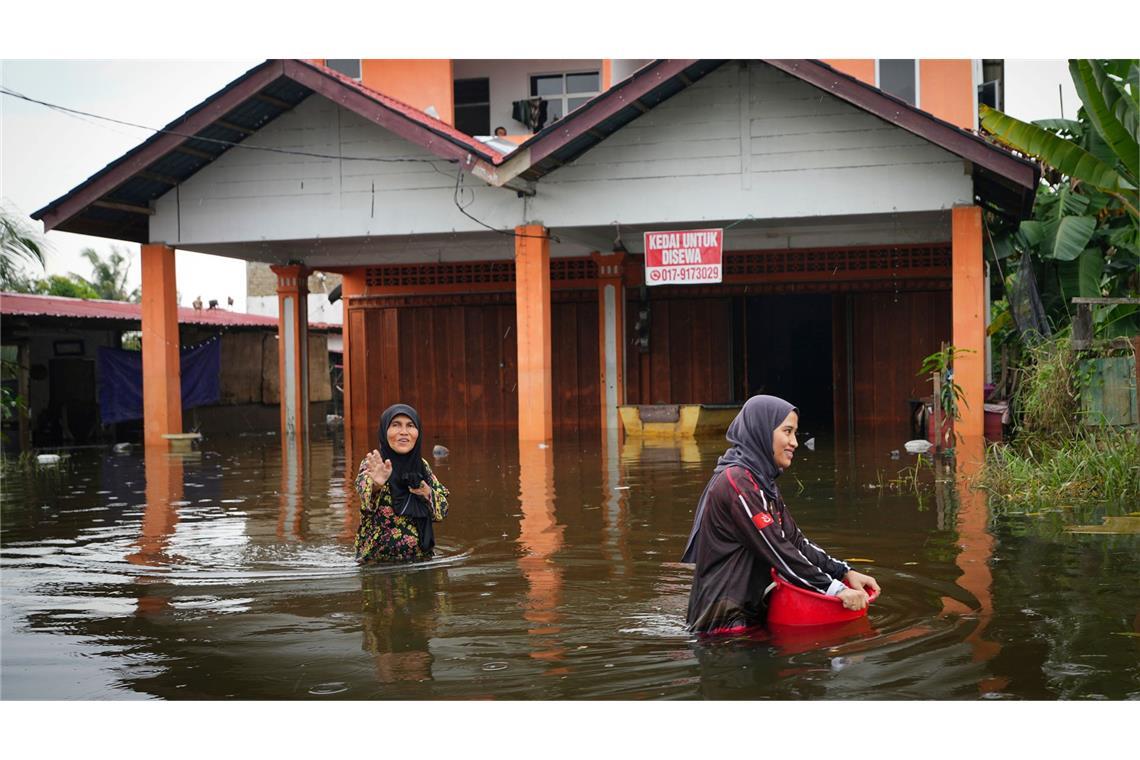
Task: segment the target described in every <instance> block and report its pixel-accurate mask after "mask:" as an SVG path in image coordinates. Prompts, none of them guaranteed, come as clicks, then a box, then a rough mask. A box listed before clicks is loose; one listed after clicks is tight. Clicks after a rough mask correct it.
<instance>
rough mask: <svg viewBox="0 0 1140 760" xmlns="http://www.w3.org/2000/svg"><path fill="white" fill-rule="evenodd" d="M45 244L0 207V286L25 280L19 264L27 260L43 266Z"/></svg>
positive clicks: (16, 218)
mask: <svg viewBox="0 0 1140 760" xmlns="http://www.w3.org/2000/svg"><path fill="white" fill-rule="evenodd" d="M44 247H45V244H44V243H43V241H42V240H41V239H40V238H39V236H38V235H37V234H36V233H35V231H34V230H32V229H30V228H29V227H27V226H26V225H25V224H24V223H23V222H22V221H21V220H20V219H19V218H18V217H16V216H15V215H13V214H10V213H9V212H8V211H7V210H6V209H4V208H3V207H0V288H3V289H5V290H6V289H8V285H9V284H10V283H13V282H20V281H23V280H26V279H27V277H26V276H24V275H23V274H21V272H20V264H21V263H22V262H28V263H31V264H38V265H39V266H40V268H41V269H42V268H43V266H44Z"/></svg>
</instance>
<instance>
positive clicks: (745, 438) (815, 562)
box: [681, 396, 879, 633]
mask: <svg viewBox="0 0 1140 760" xmlns="http://www.w3.org/2000/svg"><path fill="white" fill-rule="evenodd" d="M798 426H799V410H798V409H796V408H795V407H794V406H792V405H791V404H789V403H788V402H787V401H784V400H783V399H780V398H776V397H775V396H753V397H752V398H750V399H748V401H747V402H746V403H745V404H744V407H743V408H742V409H741V410H740V413H739V414H737V415H736V419H734V420H733V421H732V424H730V425H729V426H728V433H727V434H726V436H725V437H726V438H727V439H728V442H729V444H731V445H730V446H729V447H728V449H727V450H726V451H725V452H724V454H723V455H722V456H721V457H720V459H719V460H718V461H717V465H716V468H715V469H714V470H713V476H712V478H711V479H710V480H709V482H708V485H706V486H705V490H704V492H703V493H702V494H701V498H700V501H699V502H698V503H697V511H696V515H695V516H694V517H693V529H692V531H691V532H690V533H689V541H688V543H687V544H686V546H685V553H684V555H683V556H682V558H681V561H682V562H692V563H694V564H695V565H696V567H695V568H694V572H693V587H692V590H691V591H690V592H689V612H688V624H689V629H690V630H692V631H697V632H701V633H728V632H737V631H741V630H745V629H747V628H751V627H753V626H757V625H762V624H763V623H764V614H765V609H764V590H765V589H766V588H767V586H768V584H769V582H770V580H771V571H772V568H775V569H776V571H777V572H778V573H780V575H781V576H783V577H784V578H785V579H786V580H787V581H789V582H790V583H794V584H795V585H797V586H802V587H803V588H806V589H810V590H812V591H817V592H819V593H822V594H828V595H831V596H837V597H839V599H840V600H841V601H842V602H843V606H844V607H846V608H847V609H851V610H859V609H863V608H864V607H866V606H867V599H868V595H867V591H865V590H864V589H867V590H874V591H875V592H878V591H879V584H878V583H877V582H876V581H875V579H874V578H872V577H871V576H869V575H864V574H863V573H859V572H856V571H855V570H852V569H851V567H850V566H849V565H848V564H847V563H846V562H842V561H840V560H837V559H835V558H834V557H832V556H830V555H829V554H828V553H827V552H825V551H824V550H823V549H820V548H819V547H818V546H816V545H815V544H813V543H812V542H811V541H809V540H808V539H807V537H806V536H804V534H803V533H802V532H801V531H800V529H799V527H798V526H797V525H796V523H795V520H793V519H792V515H791V513H790V512H789V511H788V508H787V505H786V504H785V503H784V499H783V497H782V496H781V495H780V489H779V488H778V487H777V486H776V478H778V477H779V476H780V474H781V473H782V472H783V471H784V470H785V469H787V468H788V467H789V466H790V465H791V463H792V459H794V457H795V451H796V448H797V447H798V446H799V444H798V442H797V441H796V431H797V429H798Z"/></svg>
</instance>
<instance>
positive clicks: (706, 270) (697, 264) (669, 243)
mask: <svg viewBox="0 0 1140 760" xmlns="http://www.w3.org/2000/svg"><path fill="white" fill-rule="evenodd" d="M723 258H724V230H723V229H716V230H674V231H671V232H646V233H645V284H646V285H695V284H701V285H703V284H707V283H710V282H712V283H716V282H720V281H721V275H722V271H721V260H722V259H723Z"/></svg>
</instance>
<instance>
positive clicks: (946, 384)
mask: <svg viewBox="0 0 1140 760" xmlns="http://www.w3.org/2000/svg"><path fill="white" fill-rule="evenodd" d="M972 353H974V350H973V349H972V348H957V347H955V346H943V348H942V350H941V351H935V352H934V353H933V354H931V355H930V356H927V357H926V358H924V359H923V360H922V366H921V367H919V369H918V374H919V375H932V374H934V373H938V375H939V377H941V378H942V388H941V395H940V397H939V408H940V409H941V410H942V413H943V415H944V416H945V418H946V419H952V420H959V419H962V415H961V412H960V410H959V409H958V403H959V402H961V403H962V404H965V405H966V407H967V408H969V406H970V405H969V403H967V402H966V393H965V391H963V390H962V386H960V385H958V383H956V382H954V359H955V358H956V357H957V356H960V355H962V354H972Z"/></svg>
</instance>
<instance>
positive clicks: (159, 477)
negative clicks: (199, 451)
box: [127, 446, 185, 615]
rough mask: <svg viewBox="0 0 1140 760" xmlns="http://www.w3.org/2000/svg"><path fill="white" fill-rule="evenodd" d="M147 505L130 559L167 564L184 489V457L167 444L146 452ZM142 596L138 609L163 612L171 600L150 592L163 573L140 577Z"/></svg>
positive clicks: (136, 562)
mask: <svg viewBox="0 0 1140 760" xmlns="http://www.w3.org/2000/svg"><path fill="white" fill-rule="evenodd" d="M145 468H146V506H145V508H144V511H143V518H142V531H141V533H140V535H139V538H138V541H136V542H135V544H134V548H135V551H134V552H133V553H131V554H129V555H127V562H130V563H131V564H132V565H142V566H145V567H150V568H164V567H166V566H168V565H169V564H171V558H170V557H169V556H168V554H167V549H168V547H169V545H170V537H171V536H172V535H173V534H174V528H175V526H176V525H177V523H178V507H177V506H176V505H175V502H181V501H182V497H183V493H184V491H185V483H184V480H183V476H184V473H183V458H182V457H181V456H179V455H177V454H168V453H167V452H166V450H165V447H163V448H159V447H157V446H154V447H151V448H150V449H148V450H147V452H146V464H145ZM137 580H138V584H139V590H140V591H139V596H138V602H137V604H138V607H137V612H138V614H140V615H155V614H158V613H160V612H163V611H164V610H165V609H166V608H167V606H168V605H169V603H170V599H169V597H167V596H166V595H163V594H147V593H146V590H147V589H148V587H149V586H151V585H152V584H154V583H156V582H158V581H159V580H161V576H160V575H156V574H143V575H140V576H139V577H138V579H137Z"/></svg>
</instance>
